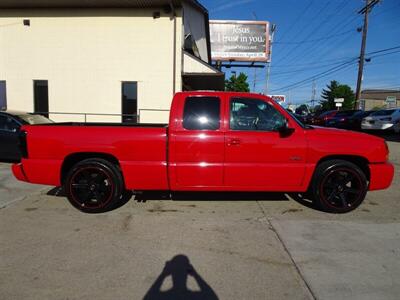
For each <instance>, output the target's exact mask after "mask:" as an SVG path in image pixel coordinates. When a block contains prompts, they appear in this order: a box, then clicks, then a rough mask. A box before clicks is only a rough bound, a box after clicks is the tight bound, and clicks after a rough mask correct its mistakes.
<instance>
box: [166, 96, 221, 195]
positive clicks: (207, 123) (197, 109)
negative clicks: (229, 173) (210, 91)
mask: <svg viewBox="0 0 400 300" xmlns="http://www.w3.org/2000/svg"><path fill="white" fill-rule="evenodd" d="M181 101H182V103H181V104H182V105H180V107H183V115H182V120H181V121H179V122H177V125H176V128H175V129H174V130H173V131H171V133H170V145H171V149H170V158H171V159H170V164H171V168H170V170H171V172H170V175H171V177H170V178H171V182H170V183H171V186H172V188H173V189H177V190H190V189H200V190H201V189H204V190H207V188H209V187H221V186H223V163H224V147H225V145H224V131H223V129H222V122H221V120H223V117H222V115H223V112H224V110H223V105H222V101H221V99H220V98H219V97H215V96H187V97H185V98H183V99H181Z"/></svg>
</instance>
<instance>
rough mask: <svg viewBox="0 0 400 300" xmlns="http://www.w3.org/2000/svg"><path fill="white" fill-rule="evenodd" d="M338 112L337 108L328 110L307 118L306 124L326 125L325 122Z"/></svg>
mask: <svg viewBox="0 0 400 300" xmlns="http://www.w3.org/2000/svg"><path fill="white" fill-rule="evenodd" d="M337 113H338V111H337V110H328V111H325V112H323V113H321V114H320V115H317V116H314V117H312V118H310V119H309V120H308V122H307V123H308V124H311V125H317V126H326V123H327V122H328V121H329V120H331V119H333V118H334V117H335V116H336V114H337Z"/></svg>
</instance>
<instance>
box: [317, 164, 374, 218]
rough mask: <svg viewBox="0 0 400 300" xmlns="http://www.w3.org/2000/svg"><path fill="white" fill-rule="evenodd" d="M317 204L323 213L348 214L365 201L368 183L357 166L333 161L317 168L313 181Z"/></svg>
mask: <svg viewBox="0 0 400 300" xmlns="http://www.w3.org/2000/svg"><path fill="white" fill-rule="evenodd" d="M312 185H313V194H314V200H315V202H316V203H315V204H316V205H317V206H318V207H319V208H320V209H321V210H323V211H327V212H333V213H346V212H349V211H352V210H353V209H355V208H357V207H358V206H359V205H360V204H361V203H362V201H363V200H364V198H365V196H366V193H367V189H368V181H367V178H366V176H365V174H364V173H363V171H362V170H361V169H360V168H359V167H358V166H357V165H355V164H353V163H351V162H348V161H344V160H331V161H326V162H323V163H321V164H320V165H318V166H317V169H316V171H315V174H314V179H313V183H312Z"/></svg>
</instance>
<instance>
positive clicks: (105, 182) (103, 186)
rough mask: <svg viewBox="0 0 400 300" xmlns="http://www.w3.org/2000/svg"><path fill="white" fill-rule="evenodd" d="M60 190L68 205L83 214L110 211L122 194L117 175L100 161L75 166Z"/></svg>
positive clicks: (114, 167) (119, 174)
mask: <svg viewBox="0 0 400 300" xmlns="http://www.w3.org/2000/svg"><path fill="white" fill-rule="evenodd" d="M64 189H65V192H66V194H67V197H68V200H69V202H70V203H71V204H72V205H73V206H74V207H75V208H77V209H79V210H80V211H82V212H85V213H102V212H106V211H110V210H112V209H113V208H114V207H116V206H117V205H118V204H119V202H120V201H121V199H123V197H124V195H125V194H126V191H125V189H124V181H123V178H122V174H121V171H120V170H119V169H118V167H117V166H115V165H114V164H112V163H111V162H109V161H107V160H104V159H101V158H91V159H85V160H82V161H80V162H78V163H77V164H75V165H74V166H73V167H72V168H71V170H70V171H69V172H68V174H67V177H66V180H65V185H64Z"/></svg>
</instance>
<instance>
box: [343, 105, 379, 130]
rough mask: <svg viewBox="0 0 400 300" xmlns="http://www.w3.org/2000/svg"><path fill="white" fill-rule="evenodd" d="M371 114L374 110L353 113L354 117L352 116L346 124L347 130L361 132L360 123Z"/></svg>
mask: <svg viewBox="0 0 400 300" xmlns="http://www.w3.org/2000/svg"><path fill="white" fill-rule="evenodd" d="M373 112H374V110H367V111H364V110H360V111H358V112H357V113H355V114H354V115H352V116H351V117H350V118H349V120H348V122H347V125H348V128H347V129H350V130H357V131H360V130H361V122H362V120H363V119H364V118H365V117H368V116H369V115H370V114H371V113H373Z"/></svg>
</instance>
